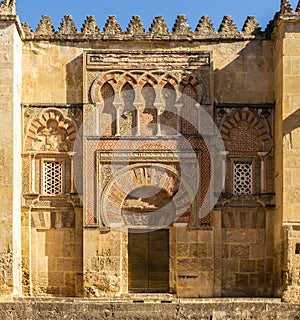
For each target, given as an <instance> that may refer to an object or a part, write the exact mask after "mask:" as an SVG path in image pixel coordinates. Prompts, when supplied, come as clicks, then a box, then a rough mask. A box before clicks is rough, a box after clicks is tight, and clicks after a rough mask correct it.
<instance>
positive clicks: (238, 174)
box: [233, 162, 252, 195]
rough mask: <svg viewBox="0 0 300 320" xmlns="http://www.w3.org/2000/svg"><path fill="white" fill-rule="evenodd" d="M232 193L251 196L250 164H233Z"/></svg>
mask: <svg viewBox="0 0 300 320" xmlns="http://www.w3.org/2000/svg"><path fill="white" fill-rule="evenodd" d="M233 193H234V194H240V195H243V194H252V163H246V162H236V163H235V164H234V169H233Z"/></svg>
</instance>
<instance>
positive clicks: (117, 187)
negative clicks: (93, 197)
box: [98, 163, 192, 227]
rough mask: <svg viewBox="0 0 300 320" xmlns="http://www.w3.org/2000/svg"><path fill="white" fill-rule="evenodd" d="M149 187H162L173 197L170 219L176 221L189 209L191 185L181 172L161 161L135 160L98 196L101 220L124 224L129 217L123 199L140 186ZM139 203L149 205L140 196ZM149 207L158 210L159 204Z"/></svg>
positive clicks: (105, 222)
mask: <svg viewBox="0 0 300 320" xmlns="http://www.w3.org/2000/svg"><path fill="white" fill-rule="evenodd" d="M148 187H153V188H157V189H159V190H162V191H163V192H164V193H165V194H167V195H168V196H170V198H171V199H172V205H174V208H175V214H174V216H172V221H169V223H172V222H174V221H175V220H176V219H177V218H179V217H180V216H182V215H183V214H184V213H186V212H187V211H188V210H189V208H190V205H191V201H192V199H190V196H189V195H190V194H191V193H190V192H189V191H188V190H189V187H188V185H187V184H186V183H185V182H183V181H181V180H180V177H179V174H178V172H176V171H175V170H174V169H173V168H171V167H170V166H167V165H162V164H159V165H153V164H147V163H145V164H134V165H131V166H129V167H128V168H125V169H123V170H120V171H119V172H118V173H117V174H116V175H115V177H114V178H112V179H111V181H110V182H109V183H108V184H107V186H106V187H105V188H104V190H103V191H102V194H101V195H100V197H99V204H100V212H98V214H99V216H100V217H99V221H102V223H103V224H104V225H106V226H109V225H114V224H116V225H124V221H125V220H126V219H125V220H124V217H123V216H122V208H124V202H125V200H126V199H128V195H130V194H132V193H133V192H134V191H135V190H137V189H141V188H148ZM136 204H137V205H138V206H141V210H142V209H143V208H142V206H147V204H146V203H145V202H144V201H143V199H142V197H141V198H140V199H138V201H137V202H136ZM127 207H128V205H127ZM127 209H128V208H127ZM146 209H147V208H146ZM148 209H153V213H154V214H155V209H156V208H151V207H149V208H148ZM129 211H130V210H129ZM127 213H128V211H127ZM160 213H161V211H159V212H158V214H160ZM129 227H134V226H129Z"/></svg>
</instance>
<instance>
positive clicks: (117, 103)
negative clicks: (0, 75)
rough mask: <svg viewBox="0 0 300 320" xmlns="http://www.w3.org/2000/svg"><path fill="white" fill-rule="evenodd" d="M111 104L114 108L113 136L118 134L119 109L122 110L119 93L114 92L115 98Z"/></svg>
mask: <svg viewBox="0 0 300 320" xmlns="http://www.w3.org/2000/svg"><path fill="white" fill-rule="evenodd" d="M113 106H114V107H115V109H116V134H115V136H117V137H119V136H120V116H121V110H123V102H122V99H121V96H120V94H119V93H116V94H115V99H114V102H113Z"/></svg>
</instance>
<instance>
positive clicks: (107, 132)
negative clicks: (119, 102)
mask: <svg viewBox="0 0 300 320" xmlns="http://www.w3.org/2000/svg"><path fill="white" fill-rule="evenodd" d="M100 95H101V98H102V101H103V110H102V112H101V116H100V119H99V120H100V133H101V135H104V136H111V135H113V134H114V133H115V131H116V130H115V117H116V111H115V108H114V106H113V101H114V95H115V92H114V89H113V87H112V85H111V84H110V83H109V82H105V83H104V84H103V86H102V87H101V89H100Z"/></svg>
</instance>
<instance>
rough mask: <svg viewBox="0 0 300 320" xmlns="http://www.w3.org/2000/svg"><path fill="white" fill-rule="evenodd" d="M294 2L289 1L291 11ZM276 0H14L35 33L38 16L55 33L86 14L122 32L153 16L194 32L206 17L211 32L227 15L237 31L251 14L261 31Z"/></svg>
mask: <svg viewBox="0 0 300 320" xmlns="http://www.w3.org/2000/svg"><path fill="white" fill-rule="evenodd" d="M297 2H298V0H291V4H292V5H293V7H294V8H295V7H296V5H297ZM279 6H280V0H250V1H247V0H148V1H145V0H105V1H103V0H85V1H78V0H77V1H74V0H60V1H58V0H26V1H25V0H17V12H18V15H19V16H20V20H21V21H22V22H28V23H29V25H30V26H31V28H32V29H33V30H35V28H36V26H37V24H38V22H39V20H40V17H41V15H42V14H44V15H49V16H50V17H51V19H52V22H53V25H54V27H55V29H56V30H57V28H58V26H59V24H60V21H61V19H62V17H63V16H64V15H66V14H70V15H72V16H73V18H74V21H75V23H76V26H77V29H80V28H81V26H82V23H83V21H84V19H85V17H86V16H87V15H94V16H95V18H96V21H97V23H98V26H99V27H100V29H101V30H102V29H103V27H104V25H105V22H106V20H107V17H108V16H109V15H116V16H117V20H118V21H119V22H120V24H121V27H122V29H123V30H125V29H126V27H127V25H128V23H129V20H130V18H131V16H133V15H139V16H141V19H142V21H143V24H144V27H145V29H146V30H148V29H149V27H150V25H151V21H152V20H153V18H154V17H155V16H159V15H163V16H164V18H165V20H166V23H167V25H168V27H169V29H172V26H173V24H174V21H175V19H176V16H177V15H178V14H185V15H186V16H187V18H188V23H189V25H190V26H191V27H192V29H193V30H194V29H195V27H196V25H197V23H198V21H199V19H200V17H201V16H202V15H204V14H207V15H209V16H210V18H211V20H212V22H213V25H214V27H215V29H216V30H217V29H218V28H219V25H220V23H221V21H222V18H223V16H224V15H231V16H232V17H233V19H234V21H235V23H236V24H237V26H238V29H239V30H241V28H242V26H243V23H244V21H245V19H246V17H247V16H248V15H254V16H255V17H256V19H257V21H258V23H259V24H260V26H261V27H262V29H263V30H264V29H265V27H266V25H267V23H268V21H269V20H271V19H272V18H273V16H274V14H275V12H276V11H278V10H279Z"/></svg>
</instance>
